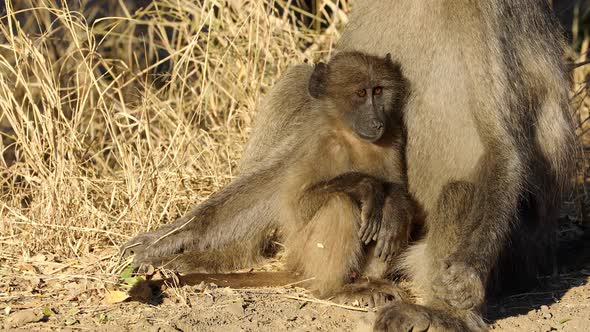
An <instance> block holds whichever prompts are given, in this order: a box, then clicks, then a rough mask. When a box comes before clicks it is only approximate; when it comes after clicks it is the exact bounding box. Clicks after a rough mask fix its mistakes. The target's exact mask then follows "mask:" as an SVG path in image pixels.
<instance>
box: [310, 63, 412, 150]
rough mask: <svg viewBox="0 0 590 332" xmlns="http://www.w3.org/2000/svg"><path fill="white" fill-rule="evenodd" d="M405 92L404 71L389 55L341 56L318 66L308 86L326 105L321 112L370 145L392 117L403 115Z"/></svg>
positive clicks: (312, 94) (378, 137)
mask: <svg viewBox="0 0 590 332" xmlns="http://www.w3.org/2000/svg"><path fill="white" fill-rule="evenodd" d="M403 92H404V83H403V77H402V75H401V70H400V68H399V65H398V64H396V63H394V62H393V61H392V60H391V56H390V55H389V54H388V55H387V56H385V57H384V58H381V57H376V56H370V55H366V54H363V53H357V52H346V53H340V54H338V55H336V56H335V57H334V58H333V59H332V60H331V61H330V62H329V63H328V64H325V63H319V64H317V65H316V67H315V69H314V72H313V74H312V75H311V78H310V82H309V93H310V95H311V96H312V97H313V98H316V99H319V100H321V101H323V102H324V104H323V106H324V107H322V109H321V111H323V112H326V113H327V114H328V115H329V116H332V117H333V118H334V119H337V120H340V121H342V122H344V124H345V125H346V126H347V127H348V128H349V129H351V130H352V131H354V132H355V133H356V135H358V137H360V138H361V139H363V140H366V141H369V142H376V141H378V140H379V139H380V138H381V137H382V136H383V133H384V132H385V131H386V129H387V122H388V121H387V119H388V117H389V116H390V114H389V113H391V112H400V111H401V110H400V108H401V107H398V104H399V101H400V99H401V97H402V95H403Z"/></svg>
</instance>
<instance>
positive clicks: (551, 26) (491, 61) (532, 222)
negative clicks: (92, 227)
mask: <svg viewBox="0 0 590 332" xmlns="http://www.w3.org/2000/svg"><path fill="white" fill-rule="evenodd" d="M338 49H339V50H341V51H344V50H359V51H364V52H370V53H373V54H374V53H376V54H386V53H389V52H392V53H394V54H396V58H397V60H398V61H399V63H400V64H401V66H402V68H403V69H404V74H405V76H406V77H407V78H408V80H409V82H411V84H412V91H411V92H412V93H411V98H410V99H409V100H408V104H407V107H406V114H405V125H406V127H407V131H408V135H407V137H408V141H407V145H406V158H407V176H408V186H409V190H410V192H411V193H412V194H413V195H414V197H415V198H416V199H417V201H418V203H419V204H420V205H421V207H422V208H423V213H424V216H425V227H424V231H425V232H424V234H423V238H422V240H420V241H419V242H418V243H417V244H415V245H413V246H411V247H410V248H408V249H407V250H406V251H405V253H404V257H405V262H404V263H403V264H402V267H403V268H404V269H403V270H404V271H405V273H406V275H407V276H408V278H409V279H410V280H411V281H412V283H413V284H414V288H415V289H416V290H420V291H421V293H422V295H423V296H422V299H421V301H420V304H410V303H407V302H399V303H395V304H392V305H390V306H387V307H386V308H385V309H384V310H383V311H381V313H380V314H379V315H378V318H377V322H376V325H375V329H376V330H378V331H408V330H414V331H416V330H420V331H425V330H429V331H441V330H442V331H466V330H468V331H481V330H485V329H486V327H485V324H484V322H483V320H482V319H481V317H480V316H479V313H478V308H479V307H481V306H482V304H483V303H484V300H485V295H486V292H484V291H485V290H487V291H490V290H495V289H508V288H509V287H512V286H514V287H523V286H527V285H530V284H531V283H530V280H534V277H535V275H536V274H537V273H538V272H539V271H541V272H542V271H543V269H545V268H546V267H547V266H548V265H549V263H550V262H551V252H552V250H551V249H552V248H553V247H554V235H553V234H554V233H553V232H554V228H555V222H556V219H557V210H558V208H559V202H560V199H561V194H562V193H563V191H564V190H566V189H567V184H568V180H569V177H570V176H571V174H572V169H573V164H574V163H573V160H574V158H575V155H576V153H575V152H576V151H575V149H574V146H575V135H574V129H573V126H572V123H571V117H570V114H569V113H568V111H569V106H568V98H567V88H568V80H567V74H566V72H565V66H564V65H563V64H562V60H561V58H560V56H561V54H562V45H561V36H559V28H558V27H557V25H556V24H555V22H554V19H553V17H552V16H551V14H550V12H549V9H548V7H547V4H546V3H545V1H541V0H519V1H514V0H488V1H471V0H434V1H415V0H382V1H370V0H357V1H356V2H355V7H354V8H353V15H352V17H351V18H350V21H349V23H348V25H347V27H346V29H345V31H344V32H343V34H342V39H341V41H340V42H339V45H338ZM310 71H311V69H310V68H307V69H304V68H303V67H298V68H295V69H293V70H292V71H291V72H289V73H288V74H287V75H286V77H285V80H284V81H282V82H280V83H279V84H278V85H277V86H276V87H275V88H273V91H272V92H271V93H270V95H269V96H268V97H267V98H266V99H265V101H264V102H263V107H262V108H261V111H260V113H259V115H258V119H259V120H258V125H257V126H256V128H255V129H254V131H253V135H252V137H251V139H250V144H249V145H248V146H247V149H246V151H245V152H244V155H245V158H244V161H243V164H242V170H243V172H244V174H245V178H247V177H248V176H249V175H248V174H255V173H256V171H257V170H258V171H260V170H263V169H264V166H265V165H266V164H265V162H266V161H269V160H274V161H279V160H282V159H281V157H280V156H281V154H282V153H285V151H292V147H293V146H296V145H297V140H296V139H295V138H296V137H297V136H298V135H299V134H300V133H301V132H302V130H303V129H302V128H304V127H305V126H306V122H305V116H304V115H303V114H304V112H301V110H304V109H306V107H307V106H306V103H308V102H309V101H308V100H306V99H304V98H301V97H300V96H298V95H297V94H296V93H293V91H292V90H291V89H290V86H297V85H300V84H304V81H305V79H303V80H302V76H305V75H307V74H306V72H307V73H309V72H310ZM258 204H262V203H258ZM273 206H278V205H275V204H269V205H266V207H267V209H261V206H260V205H256V204H255V205H253V206H251V207H249V208H248V209H247V210H246V211H248V213H250V214H249V217H251V219H243V220H249V222H247V226H244V225H243V224H242V227H240V229H242V230H246V229H258V230H259V229H261V228H265V227H267V226H268V225H272V224H273V223H275V222H276V220H277V219H278V211H276V210H274V209H273V208H272V207H273ZM239 211H240V210H237V209H235V210H233V211H227V213H230V212H231V213H233V214H234V215H235V214H238V212H239ZM241 213H243V212H241ZM193 234H202V233H198V232H195V233H193ZM232 235H235V234H228V235H227V236H228V237H227V238H224V240H223V241H221V242H227V239H232ZM193 236H194V235H193ZM206 238H214V237H212V236H206ZM235 238H237V237H235V236H234V237H233V239H235ZM182 239H184V238H183V237H177V238H176V239H174V240H173V241H171V242H175V243H178V242H182ZM152 241H153V238H152ZM214 241H215V240H214ZM159 248H165V249H166V250H164V251H163V252H166V253H171V252H174V250H170V249H171V248H170V247H166V246H162V247H159ZM159 248H158V249H148V250H145V249H143V250H141V251H140V253H141V255H143V256H144V257H154V256H155V257H157V256H158V255H159V254H160V253H161V252H159V250H160V249H159ZM176 252H178V251H176ZM141 255H140V256H141Z"/></svg>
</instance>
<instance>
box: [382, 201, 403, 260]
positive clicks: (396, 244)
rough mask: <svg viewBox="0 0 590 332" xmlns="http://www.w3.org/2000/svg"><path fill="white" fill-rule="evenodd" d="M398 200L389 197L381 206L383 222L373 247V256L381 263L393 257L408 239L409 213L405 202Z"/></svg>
mask: <svg viewBox="0 0 590 332" xmlns="http://www.w3.org/2000/svg"><path fill="white" fill-rule="evenodd" d="M398 198H399V197H398V196H389V197H387V198H386V199H385V203H384V205H383V220H382V221H381V227H380V229H379V234H378V235H377V245H376V247H375V256H376V257H378V258H380V259H382V260H383V261H388V260H389V259H390V258H392V257H393V256H395V254H397V253H398V252H399V251H400V250H401V249H402V248H403V247H405V246H406V245H407V244H408V239H409V237H410V224H411V221H412V219H411V213H410V211H409V210H408V206H407V202H406V201H405V200H400V199H398Z"/></svg>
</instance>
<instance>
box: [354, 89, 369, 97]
mask: <svg viewBox="0 0 590 332" xmlns="http://www.w3.org/2000/svg"><path fill="white" fill-rule="evenodd" d="M356 95H357V96H359V97H361V98H364V97H366V96H367V90H365V89H360V90H358V91H357V92H356Z"/></svg>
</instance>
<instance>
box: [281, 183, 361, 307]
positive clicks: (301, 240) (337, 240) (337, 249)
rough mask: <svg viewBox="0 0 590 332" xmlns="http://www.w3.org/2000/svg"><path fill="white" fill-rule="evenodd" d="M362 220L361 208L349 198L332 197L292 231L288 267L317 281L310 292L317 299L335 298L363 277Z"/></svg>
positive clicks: (289, 237) (344, 196) (290, 232)
mask: <svg viewBox="0 0 590 332" xmlns="http://www.w3.org/2000/svg"><path fill="white" fill-rule="evenodd" d="M359 218H360V213H359V211H358V208H356V206H354V203H353V202H352V201H351V200H350V199H349V198H348V197H347V196H346V195H343V194H340V195H332V197H331V198H330V199H329V200H328V201H327V202H326V203H325V204H324V205H323V206H322V207H321V208H320V209H319V210H318V211H317V213H316V214H315V215H314V217H313V218H312V219H311V220H310V221H308V222H307V223H306V224H305V225H299V226H300V227H295V228H294V229H292V230H289V233H288V237H287V240H286V242H285V245H286V248H287V264H288V267H289V268H290V269H292V270H296V271H301V272H303V275H304V277H306V278H314V279H313V281H312V282H311V286H310V288H311V290H312V291H313V292H314V293H315V294H316V295H317V296H320V297H327V296H330V295H333V294H335V293H336V292H337V291H338V290H339V289H341V288H342V286H344V284H345V283H349V282H351V281H352V280H353V279H354V277H355V276H357V275H358V274H359V273H360V271H359V267H360V266H361V264H362V260H363V247H362V243H361V241H360V238H359V236H358V234H357V233H358V228H359V224H358V220H359Z"/></svg>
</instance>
